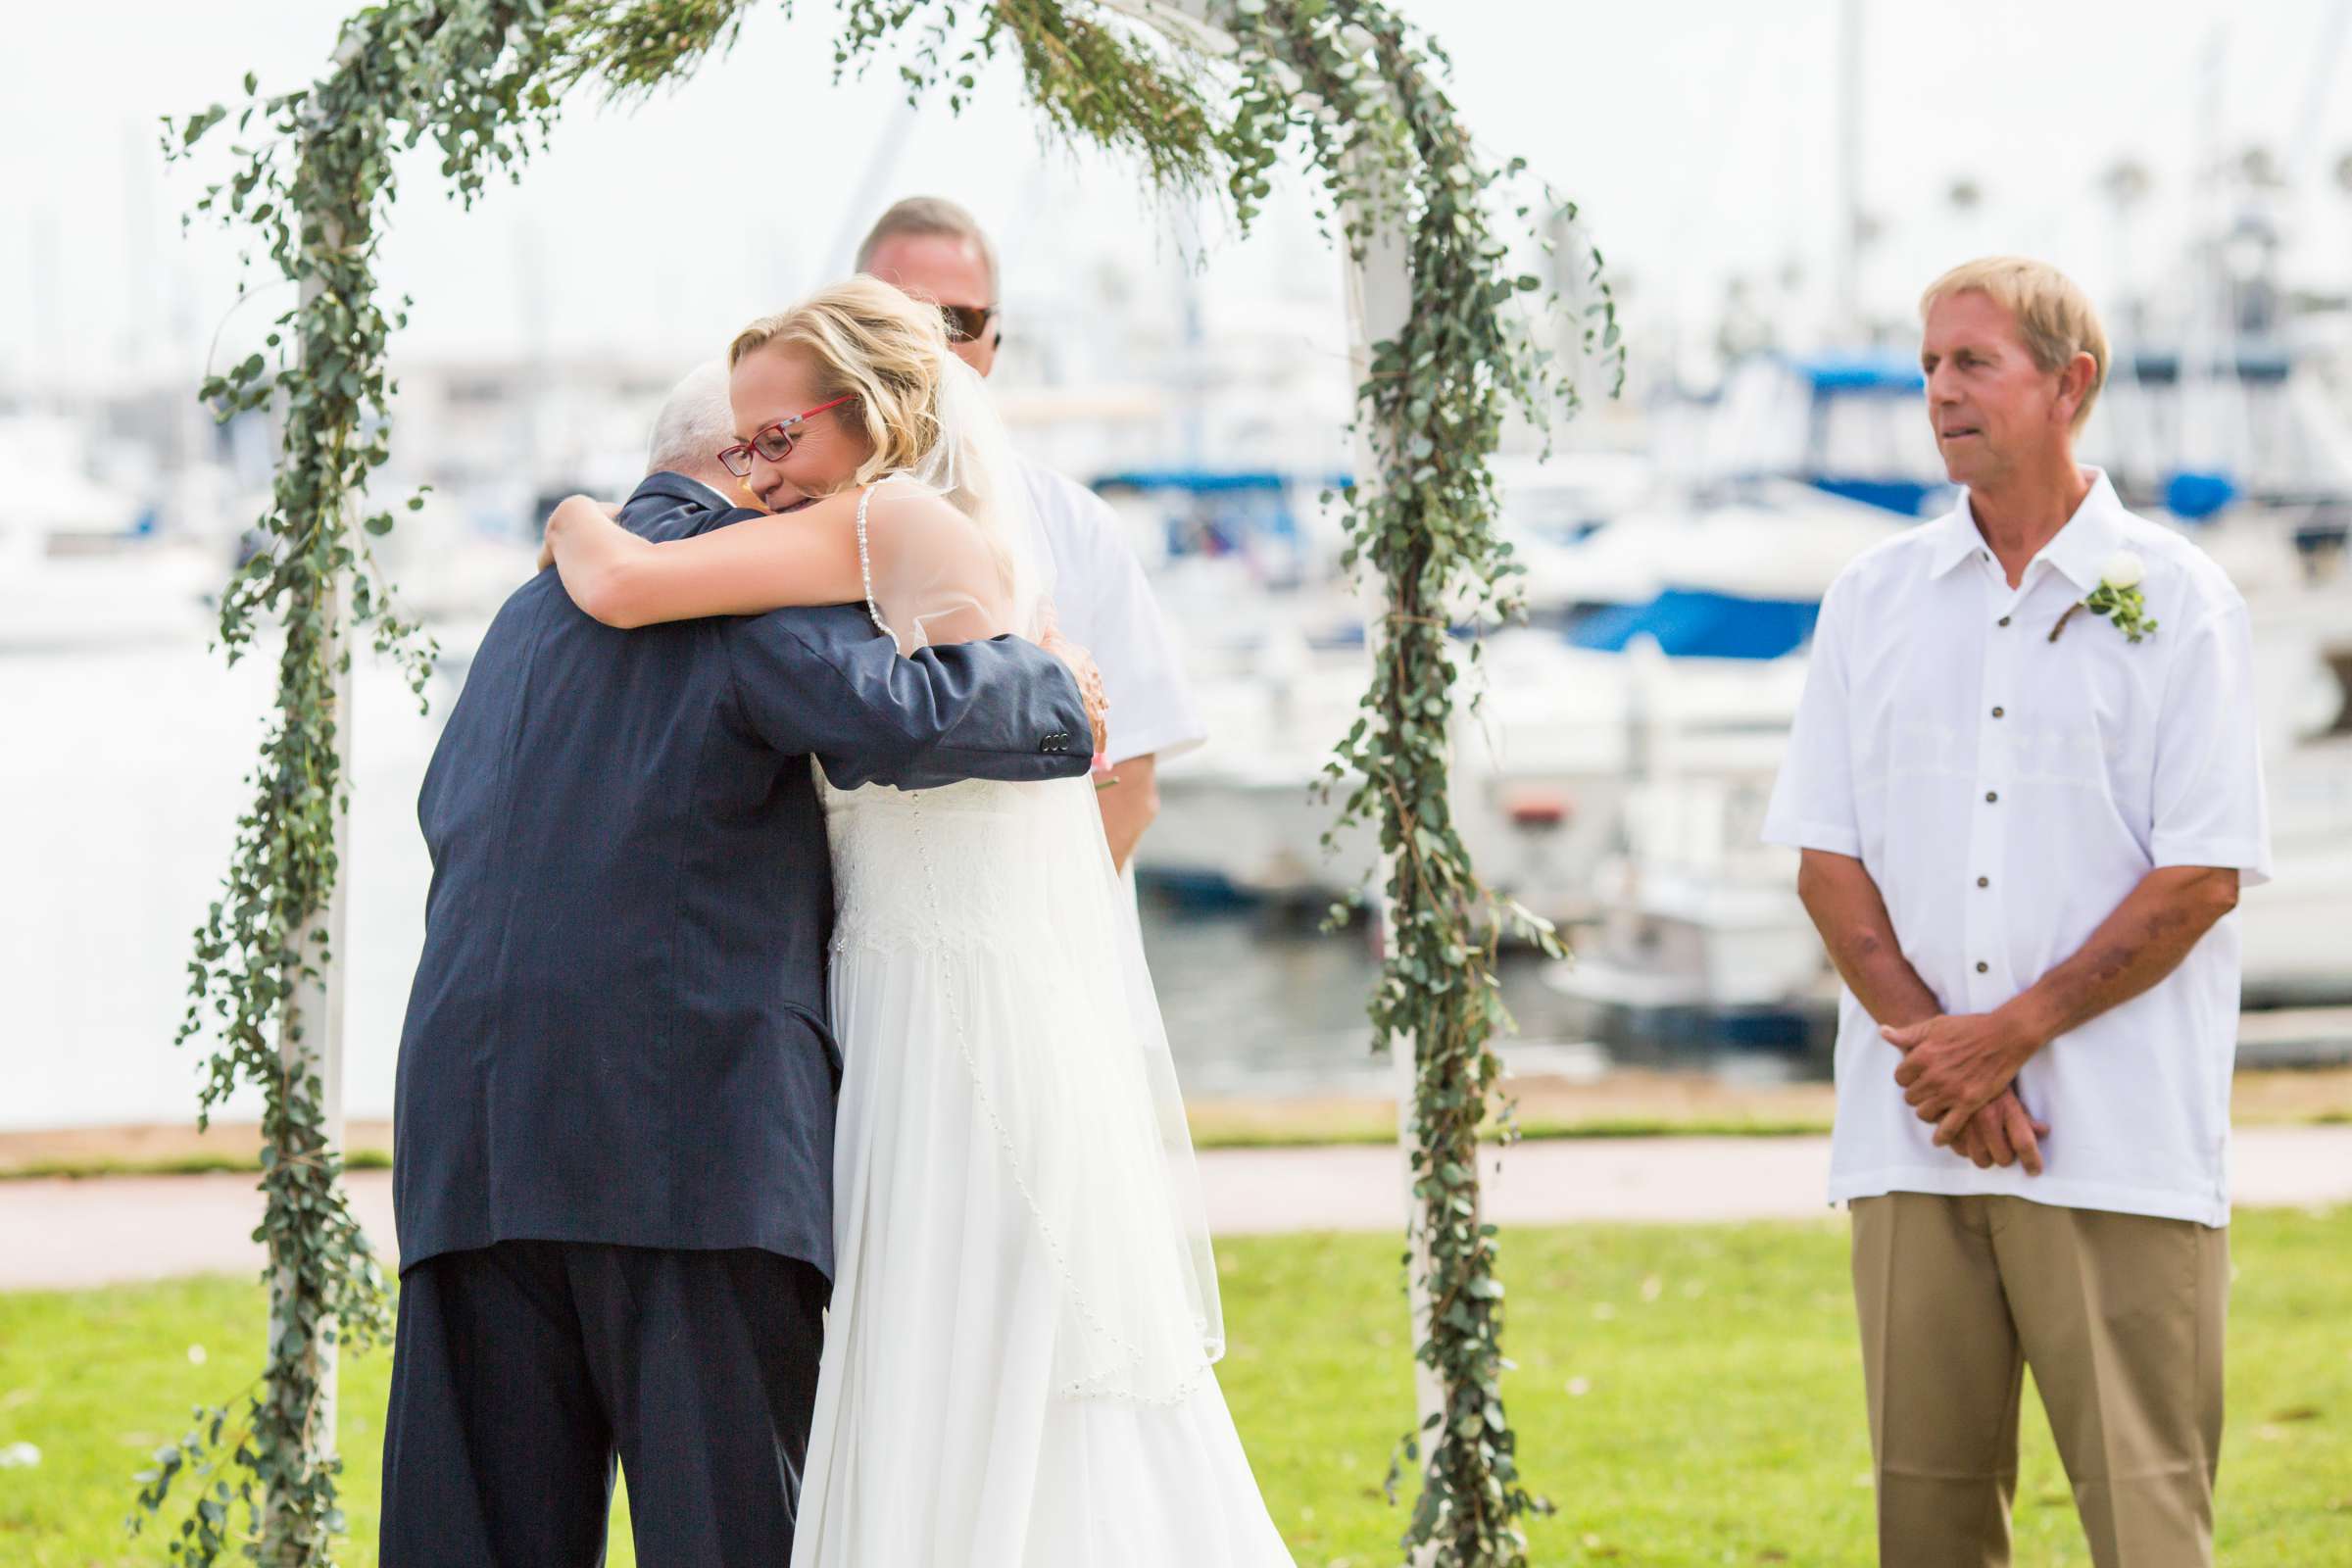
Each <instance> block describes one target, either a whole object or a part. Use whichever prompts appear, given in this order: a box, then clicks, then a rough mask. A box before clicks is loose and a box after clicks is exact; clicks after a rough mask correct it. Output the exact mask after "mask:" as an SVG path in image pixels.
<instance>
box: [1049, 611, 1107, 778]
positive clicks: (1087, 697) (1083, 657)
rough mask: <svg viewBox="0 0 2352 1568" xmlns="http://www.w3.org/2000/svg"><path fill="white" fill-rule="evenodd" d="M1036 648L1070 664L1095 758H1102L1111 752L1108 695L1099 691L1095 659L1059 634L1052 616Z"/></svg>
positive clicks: (1100, 673) (1100, 683)
mask: <svg viewBox="0 0 2352 1568" xmlns="http://www.w3.org/2000/svg"><path fill="white" fill-rule="evenodd" d="M1037 646H1038V647H1040V648H1042V649H1044V650H1045V651H1046V652H1047V653H1049V654H1052V655H1053V656H1054V658H1055V659H1058V660H1060V661H1061V662H1063V663H1065V664H1067V665H1069V667H1070V673H1071V674H1073V675H1075V676H1077V677H1078V696H1079V698H1080V700H1081V701H1083V702H1084V703H1085V704H1086V721H1087V724H1088V725H1089V727H1091V728H1092V729H1093V730H1094V736H1095V755H1096V756H1097V757H1100V756H1102V755H1103V753H1104V752H1105V751H1108V750H1109V749H1110V694H1109V693H1107V692H1105V691H1104V690H1103V671H1102V670H1101V669H1099V668H1097V667H1096V665H1095V656H1094V655H1092V654H1090V653H1088V652H1087V651H1086V650H1085V649H1083V648H1081V647H1079V646H1078V645H1077V644H1076V643H1074V642H1072V641H1070V640H1069V639H1068V638H1067V637H1064V636H1063V635H1062V634H1061V626H1060V625H1059V623H1058V622H1056V621H1054V620H1053V619H1052V618H1051V617H1049V618H1048V620H1047V622H1046V627H1045V630H1044V632H1043V633H1042V634H1041V635H1040V636H1039V638H1038V640H1037Z"/></svg>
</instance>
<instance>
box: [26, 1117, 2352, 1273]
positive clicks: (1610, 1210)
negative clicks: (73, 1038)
mask: <svg viewBox="0 0 2352 1568" xmlns="http://www.w3.org/2000/svg"><path fill="white" fill-rule="evenodd" d="M1829 1158H1830V1146H1829V1140H1828V1139H1826V1138H1639V1139H1612V1140H1598V1139H1593V1140H1576V1139H1564V1140H1557V1141H1547V1142H1543V1143H1531V1144H1522V1145H1520V1146H1519V1147H1518V1148H1516V1149H1513V1150H1510V1151H1507V1152H1503V1153H1501V1154H1500V1155H1490V1156H1489V1159H1488V1172H1489V1175H1490V1181H1489V1186H1488V1189H1487V1197H1488V1204H1489V1212H1490V1214H1491V1215H1492V1216H1493V1218H1494V1219H1495V1221H1496V1222H1498V1223H1500V1224H1504V1225H1556V1224H1567V1223H1573V1222H1578V1221H1622V1222H1689V1221H1699V1220H1748V1219H1790V1218H1806V1217H1814V1216H1820V1215H1824V1214H1826V1213H1828V1212H1829V1209H1828V1207H1827V1205H1826V1204H1825V1203H1824V1202H1823V1200H1822V1188H1823V1183H1824V1181H1825V1179H1826V1175H1827V1172H1828V1170H1829ZM2231 1165H2232V1168H2233V1174H2234V1178H2235V1183H2236V1197H2237V1201H2238V1203H2239V1204H2240V1205H2242V1206H2248V1207H2278V1206H2291V1205H2303V1204H2327V1203H2342V1202H2352V1127H2253V1128H2244V1129H2241V1130H2240V1131H2239V1132H2238V1134H2237V1136H2236V1140H2235V1143H2234V1145H2233V1147H2232V1153H2231ZM1201 1180H1202V1182H1203V1184H1204V1186H1205V1187H1206V1189H1207V1198H1208V1215H1209V1224H1210V1227H1211V1228H1212V1230H1213V1231H1214V1232H1215V1233H1216V1234H1218V1235H1221V1236H1243V1235H1252V1234H1269V1233H1280V1232H1285V1231H1302V1230H1342V1231H1400V1230H1401V1229H1402V1225H1403V1212H1404V1209H1403V1177H1402V1175H1401V1172H1400V1170H1399V1167H1398V1163H1397V1152H1396V1151H1395V1150H1394V1149H1381V1148H1341V1149H1231V1150H1212V1151H1209V1152H1205V1153H1203V1154H1202V1155H1201ZM253 1183H254V1179H253V1178H252V1177H250V1176H240V1175H228V1176H123V1177H101V1178H94V1179H91V1180H86V1181H62V1180H60V1181H52V1180H42V1181H0V1290H28V1289H60V1288H77V1287H85V1286H94V1285H107V1284H115V1283H120V1282H125V1281H135V1280H150V1279H167V1278H170V1277H172V1276H173V1275H179V1274H197V1273H206V1272H223V1271H225V1272H231V1273H234V1272H242V1271H253V1270H258V1269H259V1268H260V1266H261V1260H262V1250H261V1248H260V1247H259V1246H258V1245H257V1244H256V1243H255V1242H254V1241H253V1230H254V1227H255V1225H256V1224H257V1223H259V1221H260V1218H261V1198H260V1195H259V1194H257V1193H256V1192H255V1191H254V1185H253ZM351 1189H352V1194H353V1199H354V1201H355V1202H356V1203H357V1205H358V1208H359V1212H360V1219H361V1222H362V1223H363V1224H365V1225H366V1226H367V1227H368V1234H369V1235H370V1236H371V1237H373V1238H374V1239H375V1241H376V1244H377V1245H378V1246H379V1247H381V1248H383V1249H384V1250H385V1251H386V1253H387V1259H388V1256H389V1253H390V1250H391V1247H392V1183H391V1177H390V1174H389V1173H388V1172H385V1171H361V1172H358V1173H356V1174H355V1175H353V1176H352V1178H351Z"/></svg>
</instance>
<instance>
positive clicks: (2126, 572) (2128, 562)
mask: <svg viewBox="0 0 2352 1568" xmlns="http://www.w3.org/2000/svg"><path fill="white" fill-rule="evenodd" d="M2147 569H2148V568H2147V564H2146V563H2144V562H2142V561H2141V560H2140V559H2139V557H2138V556H2137V555H2135V554H2133V553H2132V552H2131V551H2129V550H2118V551H2117V552H2116V553H2115V554H2114V555H2112V556H2109V557H2108V558H2107V561H2106V564H2104V565H2102V566H2101V567H2099V585H2098V586H2097V587H2096V588H2093V589H2092V590H2091V591H2090V592H2089V594H2088V595H2086V596H2085V597H2084V598H2082V600H2080V601H2078V602H2077V603H2075V604H2071V605H2069V606H2067V607H2066V613H2065V614H2063V615H2060V616H2059V617H2058V624H2057V625H2055V626H2052V627H2051V628H2050V641H2052V642H2056V641H2057V640H2058V634H2059V633H2060V632H2062V631H2064V630H2066V623H2067V622H2068V621H2069V620H2070V619H2072V618H2073V617H2074V613H2075V612H2076V611H2078V610H2087V611H2089V612H2090V613H2092V614H2094V615H2104V616H2106V617H2107V618H2108V619H2109V620H2111V621H2113V622H2115V629H2116V630H2117V631H2120V632H2122V633H2123V634H2124V636H2125V637H2127V638H2128V639H2130V640H2131V641H2132V642H2137V641H2139V640H2140V639H2141V638H2142V637H2147V636H2152V635H2153V634H2154V633H2155V630H2156V622H2155V621H2153V620H2151V619H2149V618H2148V602H2147V601H2146V600H2145V599H2143V598H2141V597H2140V592H2139V580H2140V579H2141V578H2142V577H2144V576H2146V575H2147Z"/></svg>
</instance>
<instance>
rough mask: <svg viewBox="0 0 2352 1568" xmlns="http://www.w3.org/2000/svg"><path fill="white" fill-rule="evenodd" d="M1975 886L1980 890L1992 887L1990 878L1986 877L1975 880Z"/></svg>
mask: <svg viewBox="0 0 2352 1568" xmlns="http://www.w3.org/2000/svg"><path fill="white" fill-rule="evenodd" d="M1977 886H1979V887H1981V888H1988V887H1990V886H1992V878H1990V877H1988V876H1981V877H1979V878H1977Z"/></svg>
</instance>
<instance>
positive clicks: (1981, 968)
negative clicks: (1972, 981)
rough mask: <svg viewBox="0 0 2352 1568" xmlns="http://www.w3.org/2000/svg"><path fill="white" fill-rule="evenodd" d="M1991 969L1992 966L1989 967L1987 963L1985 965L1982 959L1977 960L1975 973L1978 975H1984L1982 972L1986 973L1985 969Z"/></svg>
mask: <svg viewBox="0 0 2352 1568" xmlns="http://www.w3.org/2000/svg"><path fill="white" fill-rule="evenodd" d="M1991 967H1992V965H1991V964H1989V963H1986V962H1985V960H1984V959H1982V958H1980V959H1978V960H1977V973H1979V974H1983V973H1985V971H1986V970H1987V969H1990V968H1991Z"/></svg>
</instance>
